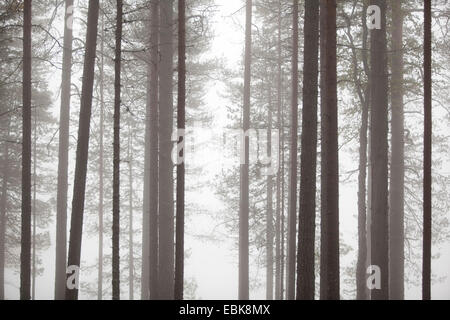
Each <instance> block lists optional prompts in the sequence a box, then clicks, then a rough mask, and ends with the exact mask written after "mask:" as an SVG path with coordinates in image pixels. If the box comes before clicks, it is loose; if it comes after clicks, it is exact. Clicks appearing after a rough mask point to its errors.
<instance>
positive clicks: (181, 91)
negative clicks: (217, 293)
mask: <svg viewBox="0 0 450 320" xmlns="http://www.w3.org/2000/svg"><path fill="white" fill-rule="evenodd" d="M185 11H186V3H185V0H178V106H177V109H178V110H177V125H178V137H179V138H178V143H179V144H180V143H184V142H185V140H184V139H185V136H184V130H185V129H186V110H185V108H186V17H185ZM177 155H178V157H180V161H179V162H178V164H177V209H176V210H177V212H176V217H177V218H176V256H175V258H176V259H175V289H174V290H175V299H176V300H183V287H184V178H185V167H184V159H185V152H184V148H183V149H181V150H179V151H178V154H177ZM180 162H181V163H180Z"/></svg>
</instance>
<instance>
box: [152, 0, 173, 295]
mask: <svg viewBox="0 0 450 320" xmlns="http://www.w3.org/2000/svg"><path fill="white" fill-rule="evenodd" d="M172 17H173V0H166V1H161V2H160V21H161V28H160V36H161V38H160V40H161V47H160V61H161V62H160V63H161V68H160V69H159V79H160V81H159V107H160V109H159V130H160V131H159V132H160V135H159V256H158V257H159V259H158V260H159V269H158V279H159V285H158V298H160V299H164V300H167V299H169V300H170V299H173V298H174V292H173V290H174V272H175V270H174V269H175V266H174V230H173V229H174V212H173V211H174V210H173V201H174V199H173V162H172V159H171V153H172V141H171V137H172V126H173V93H172V91H173V19H172ZM150 242H151V240H150Z"/></svg>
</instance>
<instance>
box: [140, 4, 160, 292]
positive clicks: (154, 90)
mask: <svg viewBox="0 0 450 320" xmlns="http://www.w3.org/2000/svg"><path fill="white" fill-rule="evenodd" d="M150 23H151V26H150V65H149V73H150V78H149V88H150V96H149V105H148V106H147V108H148V109H149V117H150V123H149V149H150V150H149V153H150V154H149V155H148V156H149V181H148V186H149V193H147V194H146V197H148V198H149V200H148V201H149V204H148V206H149V218H148V224H146V225H144V226H146V227H147V228H148V229H149V236H148V241H149V244H148V246H149V249H148V251H147V252H148V253H147V257H148V259H147V261H148V263H149V267H148V269H149V271H148V272H149V279H148V282H147V283H148V287H149V290H150V295H149V297H150V299H152V300H154V299H157V298H158V246H159V239H158V230H159V229H158V224H159V223H158V201H159V198H158V190H159V181H160V180H159V176H158V171H159V164H158V163H159V158H158V155H159V147H158V144H159V128H158V123H159V111H158V72H159V67H158V66H159V51H158V39H159V34H158V30H159V0H153V1H152V2H151V19H150Z"/></svg>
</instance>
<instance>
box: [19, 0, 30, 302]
mask: <svg viewBox="0 0 450 320" xmlns="http://www.w3.org/2000/svg"><path fill="white" fill-rule="evenodd" d="M31 7H32V5H31V0H25V1H24V11H23V84H22V90H23V96H22V103H23V109H22V225H21V248H20V299H21V300H30V298H31V292H30V290H31V287H30V285H31V10H32V9H31Z"/></svg>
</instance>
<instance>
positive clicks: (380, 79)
mask: <svg viewBox="0 0 450 320" xmlns="http://www.w3.org/2000/svg"><path fill="white" fill-rule="evenodd" d="M371 4H372V5H377V6H378V7H379V8H380V9H381V29H372V30H371V49H370V50H371V77H370V85H371V99H370V100H371V119H370V120H371V125H370V127H371V134H370V139H371V146H370V148H371V151H370V156H371V163H372V213H371V219H372V224H371V228H372V231H371V237H372V241H371V245H372V250H371V254H372V259H371V260H372V261H371V264H372V265H376V266H378V267H379V268H380V272H381V275H380V276H381V288H380V289H376V288H375V289H373V290H372V299H373V300H387V299H388V297H389V269H388V266H389V261H388V254H389V252H388V251H389V250H388V249H389V247H388V246H389V243H388V142H387V135H388V111H387V110H388V74H387V54H386V51H387V48H386V1H384V0H372V1H371Z"/></svg>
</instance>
